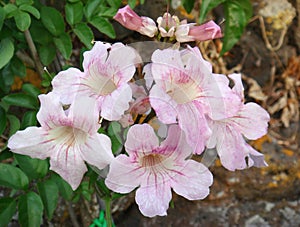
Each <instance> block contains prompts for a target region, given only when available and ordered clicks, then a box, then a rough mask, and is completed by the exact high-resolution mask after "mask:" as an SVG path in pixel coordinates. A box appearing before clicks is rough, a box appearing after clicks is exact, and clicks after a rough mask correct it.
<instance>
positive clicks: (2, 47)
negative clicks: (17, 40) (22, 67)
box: [0, 38, 15, 69]
mask: <svg viewBox="0 0 300 227" xmlns="http://www.w3.org/2000/svg"><path fill="white" fill-rule="evenodd" d="M14 50H15V48H14V44H13V42H12V41H11V40H10V39H9V38H5V39H2V40H1V41H0V53H1V58H0V69H1V68H3V66H5V65H6V64H7V63H8V62H9V61H10V59H11V58H12V57H13V55H14Z"/></svg>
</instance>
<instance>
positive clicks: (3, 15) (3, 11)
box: [0, 7, 6, 31]
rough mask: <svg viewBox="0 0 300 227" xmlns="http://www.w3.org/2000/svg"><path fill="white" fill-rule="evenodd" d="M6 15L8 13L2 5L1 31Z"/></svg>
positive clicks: (0, 14)
mask: <svg viewBox="0 0 300 227" xmlns="http://www.w3.org/2000/svg"><path fill="white" fill-rule="evenodd" d="M5 15H6V13H5V10H4V9H3V7H0V31H1V29H2V26H3V23H4V20H5Z"/></svg>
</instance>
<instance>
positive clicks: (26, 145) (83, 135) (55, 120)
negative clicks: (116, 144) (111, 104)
mask: <svg viewBox="0 0 300 227" xmlns="http://www.w3.org/2000/svg"><path fill="white" fill-rule="evenodd" d="M39 99H40V102H41V109H40V111H39V112H38V114H37V119H38V121H39V123H40V125H41V127H28V128H26V129H25V130H23V131H18V132H17V133H16V134H14V135H13V136H12V137H11V138H10V139H9V141H8V147H9V148H10V149H11V150H12V152H15V153H18V154H24V155H29V156H31V157H32V158H39V159H45V158H48V157H50V169H51V170H53V171H55V172H57V173H58V174H59V175H61V176H62V178H63V179H65V180H66V181H67V182H68V183H69V184H70V185H71V187H72V188H73V190H75V189H76V188H77V187H78V186H79V184H80V182H81V180H82V177H83V175H84V173H85V172H86V171H87V167H86V165H85V163H84V161H86V162H87V163H89V164H91V165H94V166H96V167H98V168H99V169H103V168H104V167H106V166H107V165H108V164H109V163H110V162H111V161H112V159H113V155H112V152H111V142H110V139H109V138H108V137H107V136H106V135H103V134H98V133H97V130H98V128H99V124H98V123H97V121H98V116H99V113H98V110H97V108H96V104H95V100H94V99H91V98H88V97H80V98H78V97H77V99H76V100H75V101H74V102H73V103H72V104H71V106H70V108H69V109H68V111H67V112H66V111H64V110H63V106H62V105H61V103H60V99H59V97H58V96H57V95H55V94H54V93H49V94H47V95H40V96H39ZM86 111H89V113H90V114H89V115H87V114H86Z"/></svg>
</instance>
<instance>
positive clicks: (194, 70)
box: [149, 47, 224, 154]
mask: <svg viewBox="0 0 300 227" xmlns="http://www.w3.org/2000/svg"><path fill="white" fill-rule="evenodd" d="M152 62H153V63H152V66H151V73H152V76H153V78H154V81H155V83H156V84H155V85H154V86H153V88H152V89H151V91H150V96H149V98H150V103H151V106H152V107H153V109H154V110H155V112H156V115H157V117H158V119H159V120H160V121H161V122H163V123H164V124H172V123H177V122H178V124H179V126H180V128H181V129H182V130H183V131H184V132H185V133H186V136H187V138H186V139H187V141H188V143H189V144H190V146H191V147H193V148H194V153H196V154H200V153H201V152H202V151H203V150H204V147H205V143H206V140H207V139H208V138H209V137H210V135H211V130H210V128H209V127H208V124H207V121H206V117H205V115H206V114H208V115H210V116H211V117H213V118H220V117H222V116H223V115H224V114H223V112H224V110H223V99H222V97H221V94H220V91H219V89H218V84H217V82H216V81H215V79H214V78H213V76H212V68H211V65H210V63H208V62H207V61H205V60H204V59H203V58H202V56H201V54H200V52H199V49H198V48H190V47H188V49H186V50H183V51H179V50H173V49H165V50H156V51H155V52H154V53H153V55H152Z"/></svg>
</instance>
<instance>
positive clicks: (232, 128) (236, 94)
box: [207, 74, 270, 171]
mask: <svg viewBox="0 0 300 227" xmlns="http://www.w3.org/2000/svg"><path fill="white" fill-rule="evenodd" d="M216 77H217V80H218V83H219V86H220V88H221V90H223V91H225V93H224V94H225V96H224V103H225V109H226V110H227V111H228V114H227V116H226V117H225V118H223V119H218V120H211V119H208V122H209V126H210V128H211V130H212V136H211V137H210V138H209V140H208V142H207V147H208V148H213V147H216V149H217V152H218V155H219V157H220V160H221V163H222V165H223V166H224V167H225V168H227V169H229V170H232V171H234V170H236V169H245V168H247V167H250V166H257V167H262V166H267V164H266V162H265V161H264V156H263V154H261V153H259V152H258V151H256V150H255V149H253V148H252V147H251V146H250V145H248V144H247V143H246V141H245V139H244V137H243V136H245V137H246V138H247V139H251V140H255V139H258V138H260V137H261V136H263V135H265V134H266V133H267V128H268V121H269V120H270V116H269V114H268V113H267V111H265V110H264V109H263V108H262V107H260V106H259V105H257V104H256V103H252V102H250V103H247V104H244V95H243V84H242V80H241V75H240V74H232V75H230V76H229V77H230V78H231V79H232V80H233V81H234V82H235V85H234V87H233V88H232V89H230V88H229V80H228V79H227V78H226V76H224V75H216ZM229 91H230V92H229Z"/></svg>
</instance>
